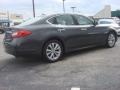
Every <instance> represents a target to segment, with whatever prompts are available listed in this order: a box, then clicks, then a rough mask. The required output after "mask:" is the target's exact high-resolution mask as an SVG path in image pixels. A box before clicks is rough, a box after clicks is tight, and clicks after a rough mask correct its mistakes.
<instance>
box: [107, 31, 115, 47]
mask: <svg viewBox="0 0 120 90" xmlns="http://www.w3.org/2000/svg"><path fill="white" fill-rule="evenodd" d="M110 35H112V36H113V43H111V44H110V43H109V42H110V41H109V37H110ZM115 43H116V34H115V33H114V32H110V33H109V34H108V37H107V40H106V46H107V47H108V48H113V47H114V46H115Z"/></svg>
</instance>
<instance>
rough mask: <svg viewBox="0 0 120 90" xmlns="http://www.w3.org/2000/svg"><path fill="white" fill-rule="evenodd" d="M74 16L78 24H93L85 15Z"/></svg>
mask: <svg viewBox="0 0 120 90" xmlns="http://www.w3.org/2000/svg"><path fill="white" fill-rule="evenodd" d="M75 18H76V20H77V22H78V25H93V22H92V21H91V20H89V19H88V18H87V17H84V16H80V15H76V16H75Z"/></svg>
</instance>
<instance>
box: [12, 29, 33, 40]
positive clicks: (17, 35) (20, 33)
mask: <svg viewBox="0 0 120 90" xmlns="http://www.w3.org/2000/svg"><path fill="white" fill-rule="evenodd" d="M30 34H32V32H31V31H28V30H24V29H22V30H19V31H16V32H13V33H12V37H13V38H20V37H26V36H28V35H30Z"/></svg>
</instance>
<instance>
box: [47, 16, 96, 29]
mask: <svg viewBox="0 0 120 90" xmlns="http://www.w3.org/2000/svg"><path fill="white" fill-rule="evenodd" d="M61 15H62V14H59V15H54V16H52V17H50V18H49V19H47V20H46V22H47V23H48V24H50V25H52V26H56V27H57V26H59V27H81V28H82V27H92V26H94V25H91V24H89V25H59V24H52V23H50V22H49V20H50V19H52V18H54V17H56V16H61ZM81 16H82V15H81ZM88 19H89V18H88ZM89 20H90V19H89Z"/></svg>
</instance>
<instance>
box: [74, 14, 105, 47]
mask: <svg viewBox="0 0 120 90" xmlns="http://www.w3.org/2000/svg"><path fill="white" fill-rule="evenodd" d="M74 18H75V20H76V22H77V27H78V28H77V30H79V31H80V33H83V34H82V35H81V36H80V37H79V38H80V39H81V38H84V43H83V46H88V45H95V44H98V43H102V40H103V39H104V36H105V35H104V34H103V33H104V30H100V28H98V27H96V26H95V25H94V24H93V21H92V20H90V19H88V18H87V17H85V16H81V15H74ZM80 41H81V40H80ZM80 46H81V43H80Z"/></svg>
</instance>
